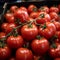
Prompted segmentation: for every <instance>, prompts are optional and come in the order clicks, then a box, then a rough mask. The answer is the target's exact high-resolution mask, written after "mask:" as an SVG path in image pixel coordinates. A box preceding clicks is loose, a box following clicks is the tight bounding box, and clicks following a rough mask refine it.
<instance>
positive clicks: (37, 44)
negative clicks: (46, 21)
mask: <svg viewBox="0 0 60 60" xmlns="http://www.w3.org/2000/svg"><path fill="white" fill-rule="evenodd" d="M31 47H32V50H33V52H34V53H35V54H37V55H40V56H41V55H44V54H45V53H46V52H47V51H48V49H49V42H48V40H47V39H45V38H41V39H35V40H33V41H32V43H31Z"/></svg>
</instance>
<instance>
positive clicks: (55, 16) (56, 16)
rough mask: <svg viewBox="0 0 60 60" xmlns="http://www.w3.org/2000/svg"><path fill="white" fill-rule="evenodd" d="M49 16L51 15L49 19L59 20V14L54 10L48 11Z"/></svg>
mask: <svg viewBox="0 0 60 60" xmlns="http://www.w3.org/2000/svg"><path fill="white" fill-rule="evenodd" d="M50 17H51V20H56V21H58V20H59V16H58V14H57V13H55V12H50Z"/></svg>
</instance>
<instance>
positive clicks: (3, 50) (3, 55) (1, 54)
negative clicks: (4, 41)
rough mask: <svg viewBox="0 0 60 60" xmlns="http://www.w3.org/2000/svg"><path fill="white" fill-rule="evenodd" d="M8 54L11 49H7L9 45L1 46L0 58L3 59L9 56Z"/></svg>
mask: <svg viewBox="0 0 60 60" xmlns="http://www.w3.org/2000/svg"><path fill="white" fill-rule="evenodd" d="M10 55H11V50H10V49H9V47H7V46H5V47H3V48H0V59H1V60H5V59H7V58H9V57H10Z"/></svg>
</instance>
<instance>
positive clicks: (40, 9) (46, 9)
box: [38, 6, 49, 13]
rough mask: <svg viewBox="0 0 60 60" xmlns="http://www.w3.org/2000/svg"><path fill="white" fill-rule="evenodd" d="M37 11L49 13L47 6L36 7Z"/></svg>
mask: <svg viewBox="0 0 60 60" xmlns="http://www.w3.org/2000/svg"><path fill="white" fill-rule="evenodd" d="M38 11H39V12H46V13H49V8H48V7H47V6H41V7H40V8H39V9H38Z"/></svg>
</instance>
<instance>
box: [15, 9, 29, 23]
mask: <svg viewBox="0 0 60 60" xmlns="http://www.w3.org/2000/svg"><path fill="white" fill-rule="evenodd" d="M14 16H15V17H16V18H17V19H20V22H22V23H24V22H26V21H27V20H28V18H29V15H28V13H27V11H25V10H21V9H17V10H16V11H15V13H14Z"/></svg>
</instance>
